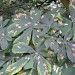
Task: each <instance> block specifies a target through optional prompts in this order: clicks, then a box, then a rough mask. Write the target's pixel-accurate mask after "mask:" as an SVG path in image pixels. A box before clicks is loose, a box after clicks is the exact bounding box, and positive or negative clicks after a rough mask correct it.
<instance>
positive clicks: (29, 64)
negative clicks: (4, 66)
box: [24, 58, 34, 70]
mask: <svg viewBox="0 0 75 75" xmlns="http://www.w3.org/2000/svg"><path fill="white" fill-rule="evenodd" d="M33 64H34V61H33V58H31V59H30V60H29V61H28V63H27V64H26V65H25V66H24V70H27V69H33V68H34V67H33Z"/></svg>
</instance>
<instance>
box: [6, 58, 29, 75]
mask: <svg viewBox="0 0 75 75" xmlns="http://www.w3.org/2000/svg"><path fill="white" fill-rule="evenodd" d="M29 59H30V57H23V58H21V59H19V60H18V61H16V62H15V63H13V64H11V65H9V66H8V68H7V69H6V73H7V74H8V75H13V74H16V73H17V72H19V71H20V70H21V69H22V68H23V67H24V65H25V64H26V63H27V62H28V61H29Z"/></svg>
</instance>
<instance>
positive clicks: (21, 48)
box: [12, 42, 35, 54]
mask: <svg viewBox="0 0 75 75" xmlns="http://www.w3.org/2000/svg"><path fill="white" fill-rule="evenodd" d="M12 52H13V53H19V54H20V53H34V52H35V51H34V49H33V48H32V47H30V46H28V45H26V44H25V43H23V42H20V43H18V44H15V45H14V46H13V48H12Z"/></svg>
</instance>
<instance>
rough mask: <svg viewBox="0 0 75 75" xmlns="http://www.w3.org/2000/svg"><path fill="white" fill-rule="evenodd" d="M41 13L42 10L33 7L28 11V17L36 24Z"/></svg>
mask: <svg viewBox="0 0 75 75" xmlns="http://www.w3.org/2000/svg"><path fill="white" fill-rule="evenodd" d="M41 15H42V11H41V10H39V9H35V8H33V9H31V11H30V18H31V19H32V21H33V22H34V23H36V24H37V23H38V22H39V21H40V19H41Z"/></svg>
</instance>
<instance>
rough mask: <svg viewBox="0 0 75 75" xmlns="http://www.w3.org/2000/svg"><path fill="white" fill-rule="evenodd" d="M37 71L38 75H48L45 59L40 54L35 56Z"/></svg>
mask: <svg viewBox="0 0 75 75" xmlns="http://www.w3.org/2000/svg"><path fill="white" fill-rule="evenodd" d="M37 60H38V61H37V71H38V74H39V75H48V74H49V71H48V68H47V64H46V63H45V61H44V60H43V58H41V56H38V58H37Z"/></svg>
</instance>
